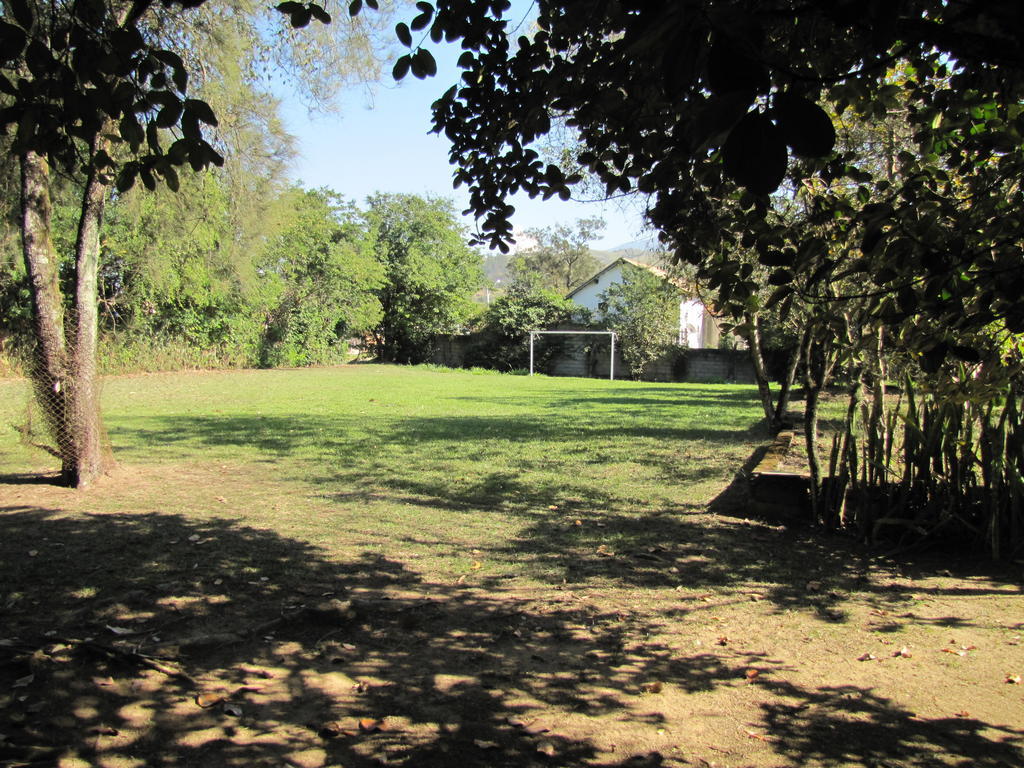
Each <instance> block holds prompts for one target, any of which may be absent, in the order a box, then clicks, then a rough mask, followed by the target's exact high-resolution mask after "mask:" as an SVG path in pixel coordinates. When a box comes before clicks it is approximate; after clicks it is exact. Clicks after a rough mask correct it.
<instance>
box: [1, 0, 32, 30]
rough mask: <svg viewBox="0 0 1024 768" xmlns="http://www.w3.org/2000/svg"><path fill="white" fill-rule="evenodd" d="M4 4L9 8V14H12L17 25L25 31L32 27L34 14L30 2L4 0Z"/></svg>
mask: <svg viewBox="0 0 1024 768" xmlns="http://www.w3.org/2000/svg"><path fill="white" fill-rule="evenodd" d="M4 4H5V5H6V6H7V7H8V8H9V9H10V10H11V15H12V16H14V20H15V21H16V22H17V23H18V26H20V27H21V28H22V29H24V30H25V31H26V32H27V31H28V30H30V29H32V25H33V23H35V14H34V13H33V12H32V6H31V4H29V3H27V2H25V0H5V3H4Z"/></svg>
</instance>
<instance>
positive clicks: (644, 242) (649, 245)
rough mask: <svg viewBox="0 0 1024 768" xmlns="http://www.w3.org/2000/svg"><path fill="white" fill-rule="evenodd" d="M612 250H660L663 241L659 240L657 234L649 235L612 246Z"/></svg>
mask: <svg viewBox="0 0 1024 768" xmlns="http://www.w3.org/2000/svg"><path fill="white" fill-rule="evenodd" d="M609 250H612V251H660V250H661V243H659V242H658V238H657V236H656V235H649V236H647V237H645V238H642V239H640V240H631V241H630V242H628V243H623V244H622V245H616V246H615V247H614V248H610V249H609Z"/></svg>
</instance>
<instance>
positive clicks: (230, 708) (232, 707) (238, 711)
mask: <svg viewBox="0 0 1024 768" xmlns="http://www.w3.org/2000/svg"><path fill="white" fill-rule="evenodd" d="M224 714H225V715H231V717H241V716H242V708H241V707H240V706H238V705H237V704H225V705H224Z"/></svg>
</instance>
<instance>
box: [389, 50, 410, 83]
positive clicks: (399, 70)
mask: <svg viewBox="0 0 1024 768" xmlns="http://www.w3.org/2000/svg"><path fill="white" fill-rule="evenodd" d="M411 64H412V56H410V55H409V54H406V55H405V56H399V57H398V61H396V62H395V66H394V69H392V70H391V76H392V77H393V78H395V80H401V79H402V78H404V77H405V76H406V75H407V74H409V66H410V65H411Z"/></svg>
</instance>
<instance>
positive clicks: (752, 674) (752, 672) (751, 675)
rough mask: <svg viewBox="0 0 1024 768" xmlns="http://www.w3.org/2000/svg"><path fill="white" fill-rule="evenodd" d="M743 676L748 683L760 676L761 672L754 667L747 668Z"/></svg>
mask: <svg viewBox="0 0 1024 768" xmlns="http://www.w3.org/2000/svg"><path fill="white" fill-rule="evenodd" d="M743 676H744V677H745V678H746V679H747V682H748V683H752V682H754V681H755V680H757V678H759V677H760V676H761V672H760V671H759V670H756V669H748V670H747V671H746V672H745V673H744V674H743Z"/></svg>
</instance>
